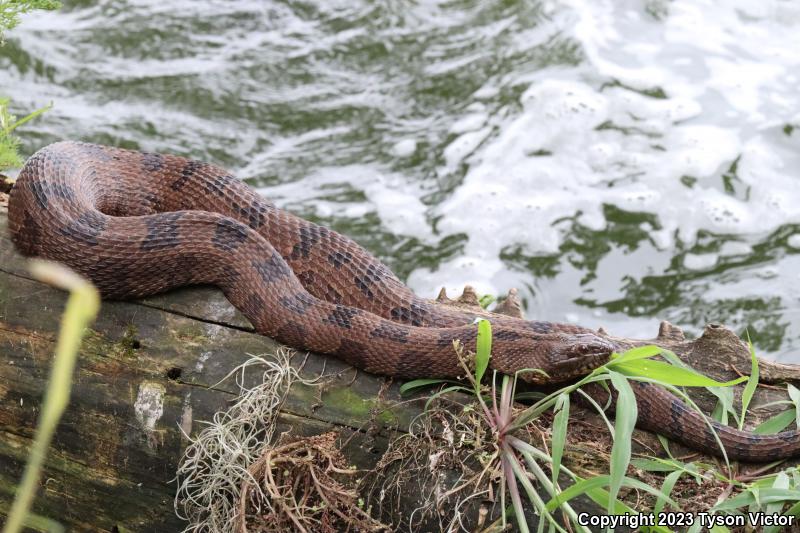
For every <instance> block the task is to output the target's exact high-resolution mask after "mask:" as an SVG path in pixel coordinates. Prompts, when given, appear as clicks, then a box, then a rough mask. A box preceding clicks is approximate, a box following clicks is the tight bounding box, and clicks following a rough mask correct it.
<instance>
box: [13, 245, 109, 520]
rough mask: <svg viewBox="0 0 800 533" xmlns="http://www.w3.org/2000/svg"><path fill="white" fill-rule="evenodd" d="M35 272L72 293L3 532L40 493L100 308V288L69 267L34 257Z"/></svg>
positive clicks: (33, 271) (33, 268) (46, 280)
mask: <svg viewBox="0 0 800 533" xmlns="http://www.w3.org/2000/svg"><path fill="white" fill-rule="evenodd" d="M31 272H32V273H33V275H34V276H35V277H36V278H38V279H39V280H41V281H44V282H46V283H50V284H52V285H56V286H58V287H60V288H62V289H65V290H69V291H70V295H69V299H68V300H67V307H66V310H65V311H64V316H63V317H62V320H61V330H60V332H59V335H58V341H57V343H56V355H55V358H54V359H53V367H52V369H51V371H50V381H49V383H48V386H47V391H46V392H45V397H44V402H43V405H42V411H41V415H40V416H39V422H38V426H37V428H36V437H35V438H34V442H33V446H32V447H31V450H30V454H29V457H28V464H27V465H26V467H25V472H24V474H23V477H22V481H21V482H20V485H19V487H18V488H17V492H16V498H15V499H14V503H13V505H12V506H11V510H10V512H9V514H8V521H7V522H6V525H5V527H4V529H3V533H17V532H18V531H20V529H21V528H22V524H23V523H24V522H25V518H26V516H27V514H28V509H30V505H31V503H32V502H33V498H34V496H35V494H36V487H37V485H38V481H39V475H40V473H41V468H42V464H43V463H44V459H45V456H46V455H47V449H48V447H49V446H50V442H51V440H52V438H53V434H54V433H55V429H56V426H57V425H58V421H59V420H60V419H61V415H62V414H63V413H64V410H65V409H66V407H67V404H68V403H69V396H70V389H71V386H72V374H73V370H74V368H75V360H76V359H77V356H78V348H79V347H80V344H81V341H82V340H83V335H84V333H85V331H86V327H87V326H88V325H89V324H90V323H91V322H92V321H93V320H94V318H95V316H96V315H97V311H98V309H99V308H100V295H99V293H98V292H97V289H95V288H94V286H93V285H92V284H91V283H89V282H88V281H86V280H85V279H83V278H82V277H80V276H78V275H77V274H75V273H74V272H72V271H71V270H69V269H67V268H66V267H64V266H61V265H59V264H57V263H50V262H45V261H34V262H32V263H31Z"/></svg>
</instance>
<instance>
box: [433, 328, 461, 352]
mask: <svg viewBox="0 0 800 533" xmlns="http://www.w3.org/2000/svg"><path fill="white" fill-rule="evenodd" d="M455 338H456V337H455V336H454V335H453V334H452V333H451V332H449V331H440V332H439V338H438V339H437V340H436V345H437V346H439V347H440V348H446V347H452V346H453V341H454V340H455Z"/></svg>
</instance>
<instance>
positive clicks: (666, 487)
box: [653, 470, 683, 516]
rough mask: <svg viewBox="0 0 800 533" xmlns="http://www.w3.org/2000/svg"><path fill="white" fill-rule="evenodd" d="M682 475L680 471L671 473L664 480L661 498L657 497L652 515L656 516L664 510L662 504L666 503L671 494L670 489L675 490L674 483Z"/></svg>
mask: <svg viewBox="0 0 800 533" xmlns="http://www.w3.org/2000/svg"><path fill="white" fill-rule="evenodd" d="M682 475H683V471H682V470H677V471H675V472H672V473H671V474H670V475H668V476H667V477H665V478H664V483H662V484H661V496H659V497H658V501H656V504H655V506H654V507H653V514H654V515H656V516H658V515H660V514H661V511H663V510H664V504H665V503H667V498H669V495H670V494H672V489H673V488H675V483H677V481H678V479H679V478H680V477H681V476H682Z"/></svg>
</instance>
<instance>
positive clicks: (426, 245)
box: [0, 0, 800, 361]
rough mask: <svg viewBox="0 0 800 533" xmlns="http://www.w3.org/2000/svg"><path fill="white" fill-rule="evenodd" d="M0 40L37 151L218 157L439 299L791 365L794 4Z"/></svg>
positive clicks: (222, 4) (797, 143) (30, 28)
mask: <svg viewBox="0 0 800 533" xmlns="http://www.w3.org/2000/svg"><path fill="white" fill-rule="evenodd" d="M65 4H66V5H65V8H64V10H62V11H61V12H58V13H36V14H33V15H30V16H28V17H27V18H26V19H25V20H24V22H23V24H22V25H21V26H20V27H19V28H18V29H16V30H14V31H13V32H11V33H9V34H8V35H7V41H8V42H7V43H6V45H5V47H4V48H0V93H2V94H7V95H8V96H11V97H12V98H13V102H14V104H15V106H16V110H17V111H18V112H19V113H20V114H21V113H24V112H26V111H29V110H32V109H34V108H37V107H40V106H42V105H44V104H46V103H48V102H49V101H53V102H54V103H55V107H54V108H53V110H51V111H50V112H48V113H47V114H46V115H45V116H44V117H43V118H41V119H40V120H38V121H36V123H34V124H32V125H30V126H29V127H28V126H26V129H25V130H24V131H23V132H21V133H22V135H23V137H24V140H25V145H24V147H25V150H26V152H27V153H30V152H32V151H34V150H35V149H36V148H38V147H40V146H42V145H43V144H45V143H48V142H51V141H55V140H57V139H62V138H72V139H83V140H87V141H94V142H100V143H107V144H113V145H119V146H124V147H130V148H137V149H145V150H152V151H164V152H174V153H178V154H182V155H186V156H191V157H195V158H201V159H206V160H211V161H214V162H216V163H218V164H222V165H224V166H227V167H229V168H231V169H232V170H234V171H236V172H237V174H238V175H239V176H240V177H241V178H243V179H245V180H246V181H248V182H249V183H251V184H252V185H254V186H256V187H259V188H260V190H261V192H263V194H265V195H267V196H269V197H271V198H273V199H274V200H275V201H276V202H277V203H278V204H279V205H281V206H283V207H286V208H287V209H290V210H292V211H294V212H296V213H298V214H300V215H303V216H305V217H307V218H310V219H313V220H315V221H318V222H321V223H325V224H329V225H331V226H333V227H334V228H335V229H337V230H339V231H341V232H344V233H347V234H349V235H351V236H352V237H354V238H355V239H356V240H358V241H359V242H361V243H362V244H363V245H364V246H366V247H367V248H369V249H370V250H372V251H373V252H374V253H376V254H377V255H379V256H380V257H381V258H382V259H383V260H384V261H386V262H387V263H388V264H389V265H390V266H391V267H392V268H393V269H395V271H397V272H398V274H400V275H401V276H402V277H403V278H405V279H406V280H407V281H408V282H409V283H410V284H411V286H412V287H413V288H414V289H415V290H417V291H418V292H419V293H421V294H423V295H430V296H432V295H433V294H434V293H435V291H436V290H437V289H438V288H439V287H440V286H442V285H446V286H448V287H450V288H451V290H454V289H455V288H456V287H461V286H463V285H464V284H465V283H470V284H473V285H475V286H476V287H477V288H478V289H479V290H480V291H482V292H487V293H493V294H497V293H502V292H505V291H506V290H508V289H509V288H511V287H519V288H520V291H521V293H522V294H523V296H524V298H525V302H526V306H527V314H528V316H529V317H539V318H546V319H551V320H560V321H563V320H570V321H576V322H579V323H581V324H584V325H587V326H599V325H603V326H606V328H607V329H609V330H610V331H612V332H613V333H616V334H620V335H631V336H653V335H654V334H655V332H656V327H657V323H658V321H659V320H660V319H668V320H671V321H673V322H675V323H677V324H679V325H681V326H683V327H684V328H686V329H687V330H688V331H690V332H694V333H697V332H698V331H700V329H701V328H702V326H703V325H704V324H705V323H706V322H708V321H721V322H725V323H727V324H728V325H730V326H732V327H733V328H735V329H736V330H737V331H738V332H743V331H744V330H745V329H747V330H748V331H749V332H750V334H751V336H752V337H753V339H754V341H755V342H756V345H757V346H758V347H759V349H760V350H761V351H762V352H763V353H768V354H771V355H773V356H775V357H778V358H782V359H787V360H795V361H800V350H798V349H797V348H798V344H800V313H798V310H800V283H799V282H800V255H798V253H800V77H798V76H800V54H798V53H797V50H800V31H798V29H800V5H798V4H797V3H795V2H787V1H779V0H775V1H761V2H751V1H747V0H742V1H728V2H719V1H705V2H703V1H696V0H693V1H682V0H676V1H673V2H666V1H660V0H649V1H648V0H639V1H628V2H625V1H605V2H603V1H593V0H563V1H555V2H549V1H545V2H534V1H530V0H529V1H524V0H522V1H513V0H505V1H489V0H482V1H478V0H476V1H472V2H468V1H461V0H451V1H435V0H419V1H416V2H412V1H400V0H383V1H379V2H375V1H367V0H362V1H358V0H347V1H345V0H342V1H332V0H319V1H317V2H294V1H292V2H270V1H258V0H215V1H209V0H204V1H198V0H178V1H174V2H173V1H170V2H164V1H154V0H131V1H119V0H106V1H101V2H93V1H80V2H71V1H65Z"/></svg>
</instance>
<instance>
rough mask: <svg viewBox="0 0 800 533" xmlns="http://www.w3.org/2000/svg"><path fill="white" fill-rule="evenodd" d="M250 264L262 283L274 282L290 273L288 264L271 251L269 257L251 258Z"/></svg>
mask: <svg viewBox="0 0 800 533" xmlns="http://www.w3.org/2000/svg"><path fill="white" fill-rule="evenodd" d="M252 264H253V267H254V268H255V269H256V271H257V272H258V274H259V275H260V276H261V279H262V280H264V283H275V282H276V281H279V280H281V279H285V278H288V277H289V276H291V275H292V271H291V269H290V268H289V265H287V264H286V261H284V260H283V258H282V257H281V256H280V255H279V254H278V253H277V252H273V253H272V256H271V257H270V258H269V259H265V260H259V259H253V262H252Z"/></svg>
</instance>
